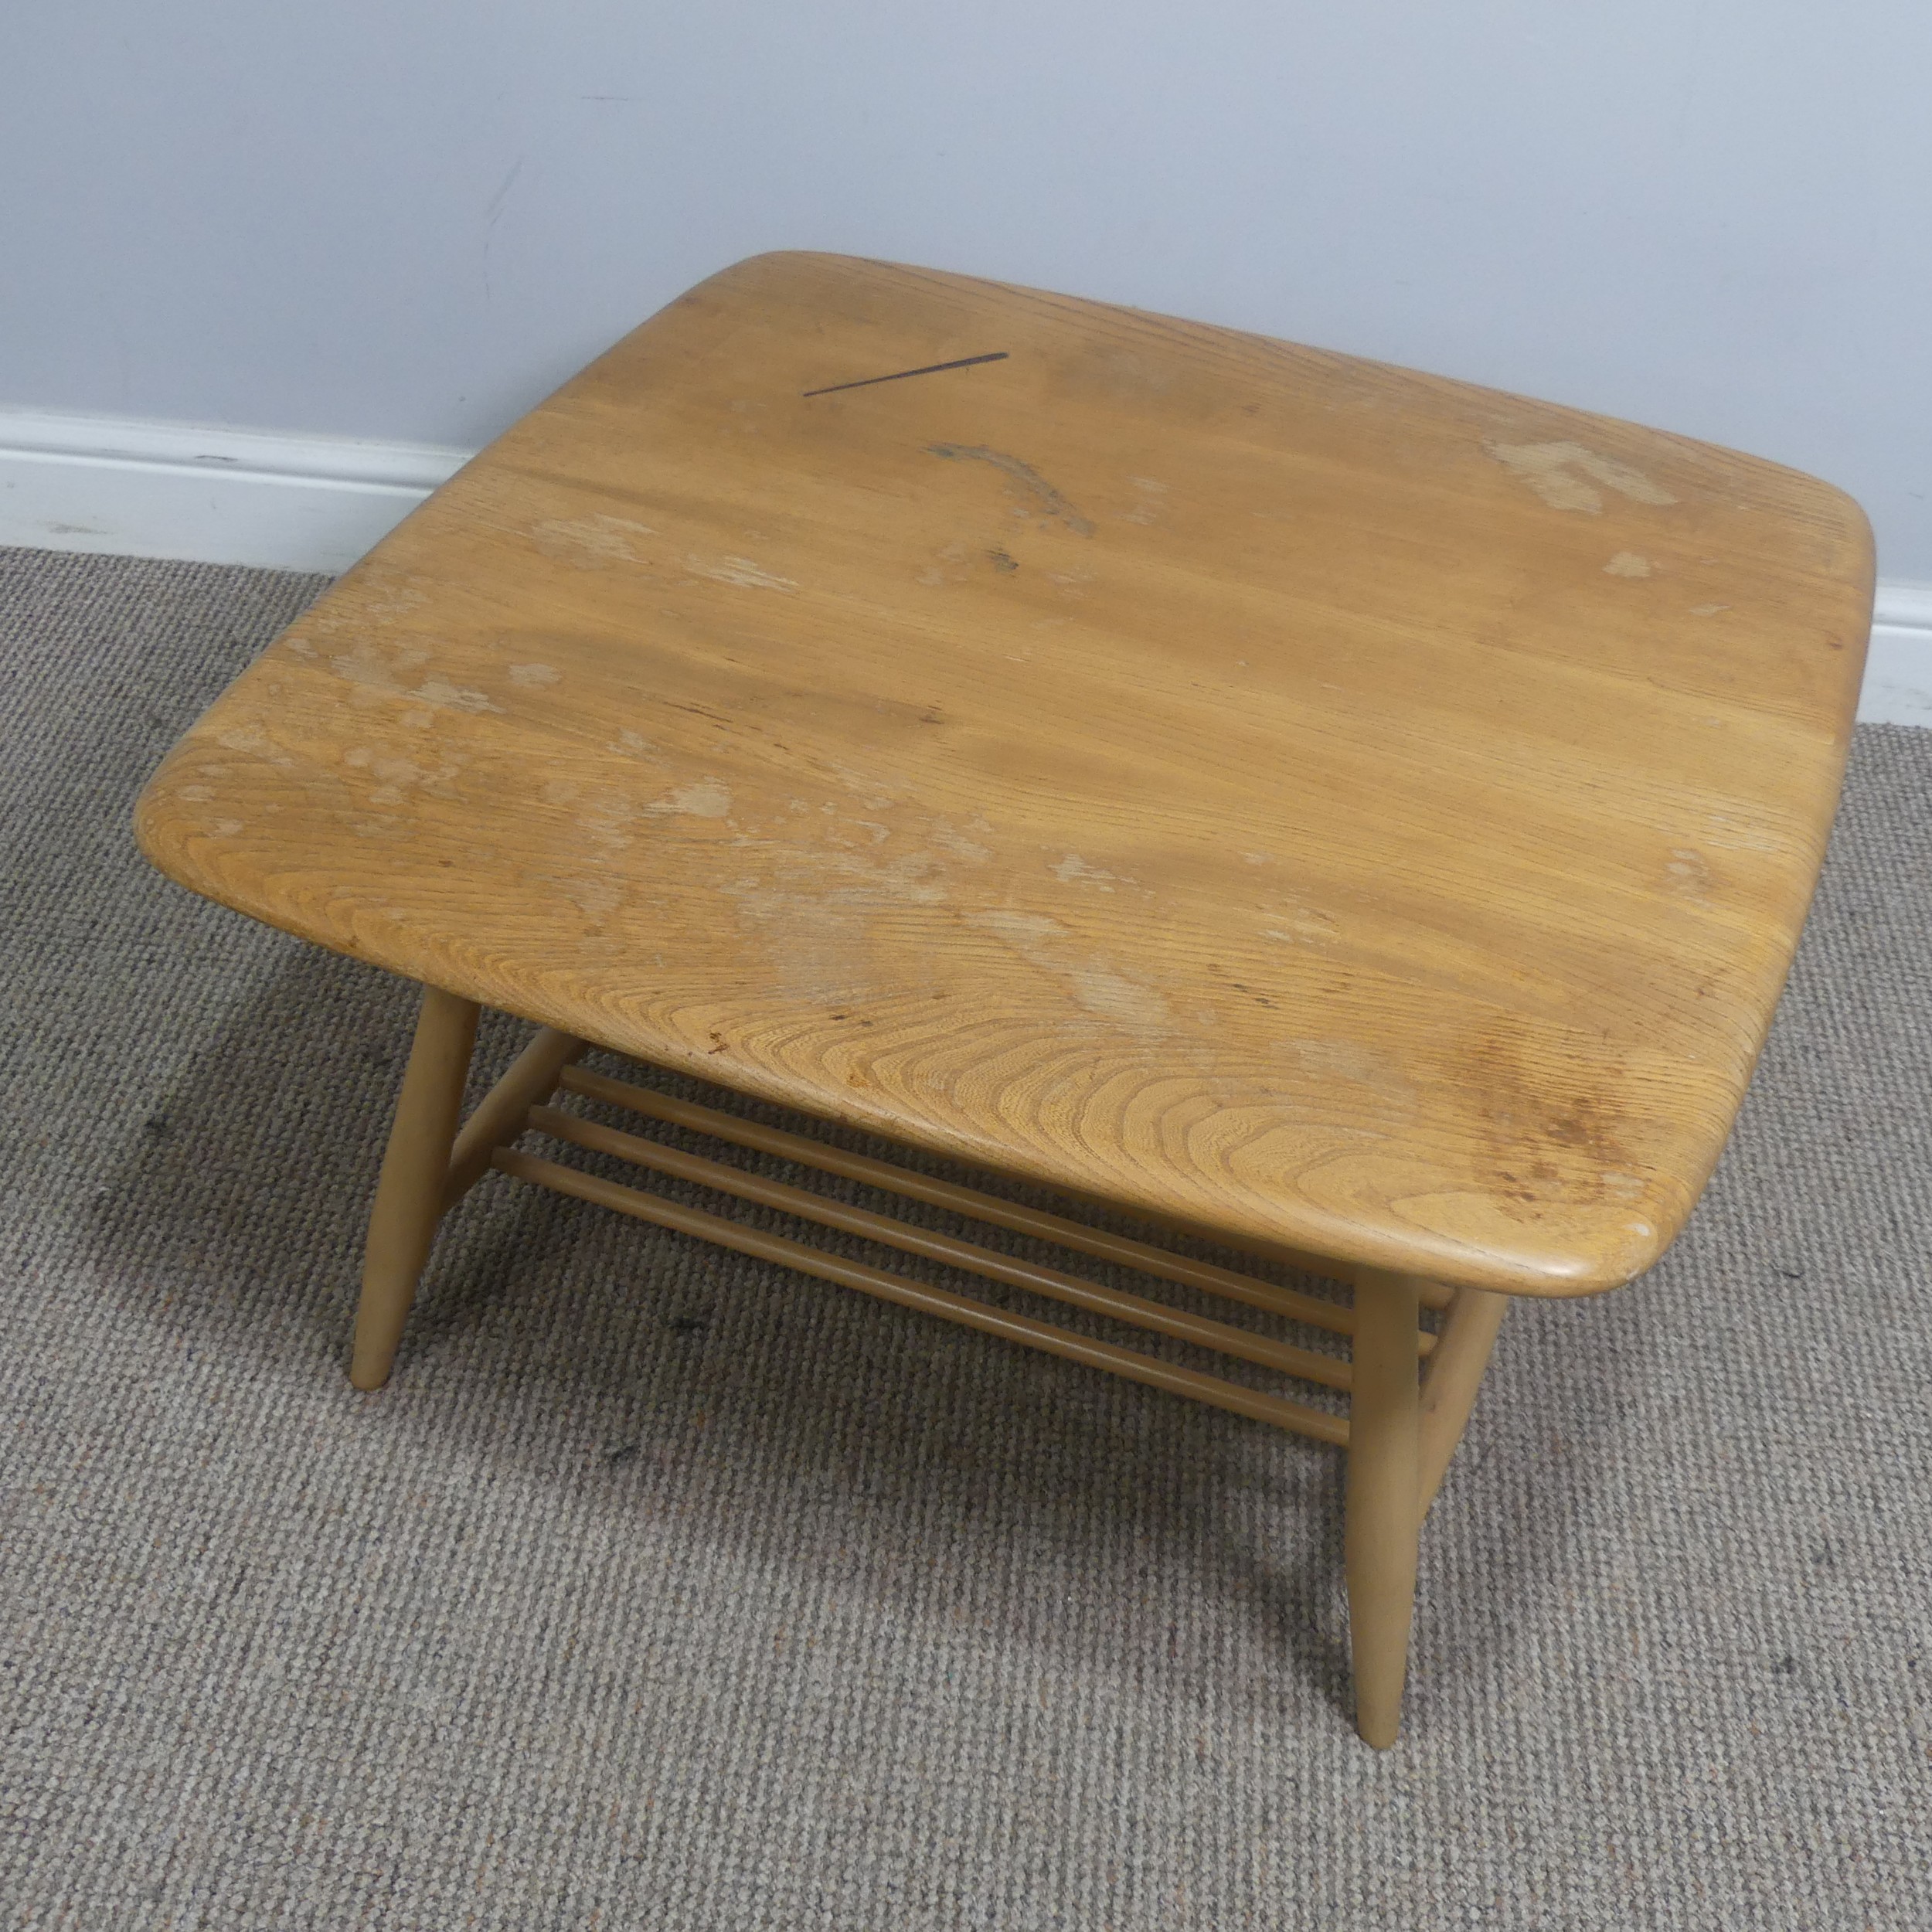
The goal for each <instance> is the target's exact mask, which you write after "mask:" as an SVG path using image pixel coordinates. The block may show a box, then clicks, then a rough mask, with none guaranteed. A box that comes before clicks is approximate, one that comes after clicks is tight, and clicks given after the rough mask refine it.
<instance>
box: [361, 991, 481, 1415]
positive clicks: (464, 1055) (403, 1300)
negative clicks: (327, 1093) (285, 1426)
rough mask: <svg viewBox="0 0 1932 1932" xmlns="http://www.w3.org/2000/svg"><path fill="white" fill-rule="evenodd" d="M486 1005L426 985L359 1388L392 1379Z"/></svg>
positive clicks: (369, 1255) (387, 1178) (398, 1122)
mask: <svg viewBox="0 0 1932 1932" xmlns="http://www.w3.org/2000/svg"><path fill="white" fill-rule="evenodd" d="M477 1014H478V1009H477V1006H476V1003H475V1002H474V1001H473V1000H467V999H459V998H457V996H456V995H454V993H446V992H443V991H442V990H441V989H440V988H438V987H434V986H428V987H425V988H423V1007H422V1011H421V1012H420V1013H419V1014H418V1015H417V1021H416V1042H415V1044H414V1046H412V1047H411V1048H410V1063H409V1067H408V1070H407V1071H406V1072H405V1073H404V1074H403V1091H402V1094H401V1097H400V1098H399V1099H398V1100H397V1101H396V1118H395V1121H394V1122H393V1124H392V1125H391V1126H390V1128H389V1148H388V1151H386V1153H385V1154H384V1155H383V1176H382V1179H381V1180H379V1182H377V1183H376V1204H375V1206H374V1207H373V1209H372V1210H371V1211H370V1214H369V1241H368V1245H367V1247H366V1250H364V1255H363V1261H362V1301H361V1304H360V1305H359V1307H358V1308H357V1309H356V1311H355V1355H354V1358H353V1359H352V1362H351V1363H350V1366H349V1380H350V1381H351V1382H352V1383H355V1386H356V1387H357V1388H359V1389H379V1388H381V1387H382V1386H383V1383H386V1381H388V1379H389V1367H390V1365H391V1364H392V1363H393V1362H394V1361H395V1359H396V1343H397V1342H400V1340H401V1339H402V1336H403V1322H404V1321H406V1320H407V1319H408V1318H409V1311H410V1303H411V1302H412V1301H414V1300H415V1298H416V1284H417V1279H418V1277H420V1275H421V1274H422V1272H423V1264H424V1263H425V1262H427V1260H429V1258H430V1243H432V1242H434V1240H435V1239H436V1226H437V1222H438V1221H439V1220H440V1219H441V1218H442V1209H443V1194H444V1187H445V1185H447V1179H448V1175H449V1167H450V1149H451V1146H452V1145H453V1144H454V1141H455V1139H456V1124H457V1118H458V1117H459V1115H460V1114H461V1111H462V1107H463V1083H464V1080H465V1078H466V1077H468V1073H469V1070H470V1053H471V1049H472V1048H473V1047H474V1045H475V1043H476V1022H477Z"/></svg>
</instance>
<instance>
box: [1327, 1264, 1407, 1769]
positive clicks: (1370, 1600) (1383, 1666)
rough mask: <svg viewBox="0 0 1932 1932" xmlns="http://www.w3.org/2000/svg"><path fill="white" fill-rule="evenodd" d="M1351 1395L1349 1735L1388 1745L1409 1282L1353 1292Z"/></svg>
mask: <svg viewBox="0 0 1932 1932" xmlns="http://www.w3.org/2000/svg"><path fill="white" fill-rule="evenodd" d="M1420 1309H1421V1300H1420V1294H1419V1292H1418V1290H1417V1284H1416V1282H1415V1281H1414V1279H1413V1277H1410V1276H1407V1275H1398V1274H1383V1273H1381V1272H1379V1270H1372V1269H1366V1268H1365V1269H1364V1270H1362V1273H1361V1274H1360V1275H1359V1277H1358V1278H1357V1281H1356V1283H1355V1387H1354V1389H1353V1391H1352V1394H1351V1396H1350V1400H1349V1484H1348V1533H1347V1540H1346V1544H1345V1558H1346V1564H1347V1570H1348V1579H1349V1651H1350V1654H1351V1655H1352V1660H1353V1662H1354V1666H1355V1728H1356V1730H1359V1732H1360V1733H1362V1736H1363V1738H1364V1739H1365V1740H1366V1741H1367V1742H1368V1743H1371V1744H1372V1745H1374V1746H1376V1748H1377V1749H1378V1750H1386V1749H1387V1747H1389V1745H1391V1744H1393V1743H1394V1742H1395V1741H1396V1732H1397V1731H1398V1730H1400V1726H1401V1723H1402V1687H1403V1679H1404V1678H1405V1676H1406V1674H1407V1671H1408V1664H1409V1625H1410V1620H1411V1618H1412V1617H1413V1613H1414V1609H1415V1597H1416V1546H1417V1538H1418V1536H1419V1533H1420V1529H1421V1522H1422V1517H1421V1512H1420V1509H1418V1508H1417V1484H1418V1477H1419V1472H1420V1408H1421V1392H1420V1384H1419V1383H1418V1381H1417V1374H1416V1332H1417V1325H1418V1318H1419V1316H1420Z"/></svg>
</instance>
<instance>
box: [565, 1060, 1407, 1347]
mask: <svg viewBox="0 0 1932 1932" xmlns="http://www.w3.org/2000/svg"><path fill="white" fill-rule="evenodd" d="M559 1084H560V1086H561V1087H563V1090H564V1091H565V1092H566V1093H570V1094H582V1095H583V1096H584V1097H587V1098H588V1099H590V1100H602V1101H604V1103H605V1104H607V1105H609V1106H611V1107H624V1108H628V1110H629V1111H631V1112H632V1113H634V1114H645V1115H646V1116H648V1117H649V1118H651V1119H652V1120H658V1121H667V1122H668V1123H669V1124H671V1125H672V1126H674V1127H684V1128H690V1129H691V1130H692V1131H694V1132H696V1133H699V1134H710V1135H712V1136H713V1138H716V1139H718V1140H721V1141H730V1143H731V1144H732V1145H733V1146H735V1147H743V1148H751V1149H753V1151H756V1152H758V1153H761V1154H775V1155H778V1156H779V1157H780V1158H782V1159H784V1160H788V1161H796V1162H798V1163H799V1164H800V1165H801V1166H804V1167H815V1168H818V1170H819V1171H820V1172H821V1173H825V1174H837V1175H842V1176H843V1177H844V1178H845V1179H847V1180H852V1181H861V1182H864V1183H865V1184H866V1185H868V1186H869V1187H876V1188H883V1189H885V1190H886V1192H889V1193H893V1194H901V1195H904V1196H907V1197H908V1198H909V1199H913V1200H915V1201H923V1202H927V1205H928V1206H933V1207H940V1208H946V1209H950V1210H951V1212H952V1213H955V1214H961V1215H964V1216H968V1218H969V1219H973V1220H976V1221H988V1222H991V1223H992V1225H993V1226H995V1227H1002V1228H1005V1229H1008V1230H1010V1231H1011V1232H1012V1233H1015V1234H1026V1235H1032V1236H1036V1238H1038V1239H1039V1240H1045V1241H1052V1242H1054V1243H1057V1244H1058V1245H1059V1246H1060V1247H1068V1248H1072V1249H1074V1250H1076V1251H1077V1252H1078V1253H1082V1254H1089V1255H1092V1256H1093V1257H1094V1258H1095V1259H1096V1260H1102V1261H1111V1262H1114V1263H1117V1264H1119V1265H1120V1266H1121V1267H1129V1268H1135V1269H1138V1270H1139V1271H1140V1272H1141V1274H1151V1275H1153V1276H1154V1277H1156V1278H1157V1279H1158V1280H1160V1281H1172V1282H1175V1283H1176V1284H1179V1286H1181V1287H1189V1288H1198V1289H1200V1290H1201V1291H1203V1292H1204V1293H1206V1294H1218V1295H1220V1296H1223V1297H1224V1298H1226V1299H1227V1300H1228V1301H1240V1302H1244V1303H1246V1304H1247V1306H1248V1307H1250V1308H1262V1309H1265V1310H1266V1311H1267V1312H1268V1313H1269V1314H1270V1315H1282V1316H1285V1317H1286V1318H1287V1319H1289V1320H1291V1321H1305V1322H1307V1323H1308V1325H1310V1326H1311V1327H1313V1328H1326V1329H1328V1330H1329V1331H1330V1332H1332V1333H1334V1334H1336V1335H1349V1334H1352V1333H1353V1332H1354V1328H1355V1315H1354V1312H1353V1311H1352V1310H1351V1309H1350V1308H1347V1307H1346V1306H1345V1305H1342V1304H1337V1303H1335V1302H1333V1301H1322V1300H1321V1299H1320V1298H1318V1297H1317V1296H1315V1295H1311V1294H1297V1293H1296V1292H1295V1291H1294V1289H1292V1288H1279V1287H1275V1286H1274V1284H1272V1283H1270V1282H1266V1281H1254V1280H1253V1279H1252V1278H1250V1277H1249V1276H1247V1275H1245V1274H1236V1273H1235V1272H1234V1271H1233V1270H1232V1269H1230V1268H1223V1267H1216V1266H1215V1265H1214V1264H1213V1263H1212V1262H1208V1261H1193V1260H1189V1259H1188V1258H1187V1257H1185V1256H1183V1255H1179V1254H1171V1253H1168V1251H1167V1250H1165V1249H1164V1248H1157V1247H1151V1246H1150V1245H1149V1244H1148V1243H1146V1242H1145V1241H1135V1240H1131V1239H1129V1238H1128V1236H1124V1235H1118V1234H1109V1233H1106V1232H1105V1231H1104V1230H1101V1229H1100V1228H1094V1227H1089V1226H1087V1225H1086V1224H1085V1223H1083V1222H1080V1221H1069V1220H1066V1219H1063V1217H1062V1216H1059V1215H1057V1214H1047V1213H1042V1212H1041V1211H1040V1210H1039V1209H1037V1208H1029V1207H1022V1206H1020V1205H1019V1203H1018V1202H1013V1201H1003V1200H1002V1199H999V1198H998V1196H996V1195H992V1194H982V1193H981V1192H979V1191H978V1189H975V1188H968V1187H960V1186H958V1185H955V1184H954V1182H950V1181H940V1180H935V1179H932V1178H931V1177H930V1175H923V1174H914V1173H912V1172H909V1171H908V1170H906V1168H898V1167H893V1166H892V1165H889V1163H888V1162H884V1161H875V1160H873V1159H872V1158H869V1156H868V1155H863V1154H849V1153H847V1152H846V1151H845V1150H844V1149H843V1148H835V1147H828V1146H827V1145H825V1142H823V1141H815V1140H810V1139H808V1138H806V1137H805V1136H804V1134H791V1133H787V1131H785V1130H784V1128H776V1127H765V1126H762V1125H760V1124H759V1123H758V1122H757V1121H747V1120H741V1119H740V1118H739V1117H738V1116H737V1115H736V1114H721V1113H719V1112H718V1111H716V1110H715V1109H714V1108H712V1107H699V1106H697V1105H696V1104H693V1103H692V1102H691V1101H689V1100H673V1099H672V1097H670V1096H669V1095H668V1094H659V1093H657V1092H655V1091H654V1090H651V1088H649V1087H633V1086H631V1085H629V1084H628V1083H626V1082H624V1081H622V1080H612V1079H611V1078H610V1077H608V1076H607V1075H605V1074H602V1073H593V1072H592V1071H590V1069H589V1068H587V1067H582V1066H571V1067H566V1069H565V1070H564V1072H563V1077H562V1079H561V1080H560V1082H559ZM1434 1345H1435V1337H1434V1335H1427V1334H1423V1333H1421V1332H1418V1334H1417V1351H1418V1352H1420V1353H1422V1354H1424V1355H1426V1354H1427V1352H1429V1350H1430V1349H1432V1348H1433V1347H1434Z"/></svg>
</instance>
